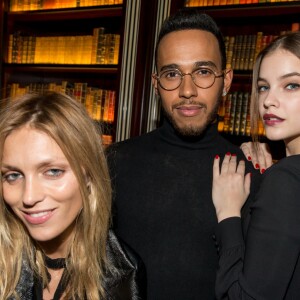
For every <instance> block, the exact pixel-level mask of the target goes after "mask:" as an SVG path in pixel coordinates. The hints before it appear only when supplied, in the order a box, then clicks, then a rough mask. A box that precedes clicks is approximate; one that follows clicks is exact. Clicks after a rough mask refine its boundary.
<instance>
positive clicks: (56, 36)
mask: <svg viewBox="0 0 300 300" xmlns="http://www.w3.org/2000/svg"><path fill="white" fill-rule="evenodd" d="M89 2H90V3H89ZM96 2H97V3H96ZM30 3H31V5H30ZM41 3H42V4H44V7H43V6H42V4H41ZM91 4H93V6H92V5H91ZM95 4H96V5H95ZM125 12H126V0H123V1H120V0H118V1H117V0H115V1H102V0H101V1H100V0H99V1H87V0H85V1H83V0H81V1H49V0H44V1H34V0H30V1H22V0H18V1H14V0H12V1H11V2H9V1H2V6H1V7H0V38H1V39H0V54H1V57H3V59H2V61H1V63H0V71H1V73H0V74H1V83H0V91H1V98H2V99H5V98H6V97H9V96H14V95H18V94H22V93H24V92H25V91H28V90H29V91H41V90H43V89H47V90H48V89H50V90H57V91H60V92H67V93H69V94H71V95H73V96H74V97H75V98H76V99H77V100H78V101H79V102H82V103H83V104H84V105H85V107H86V109H87V110H88V112H89V113H90V115H91V117H93V118H94V119H95V120H96V121H98V122H99V123H100V124H101V125H103V126H102V127H103V128H104V133H105V141H108V142H111V141H114V140H115V134H116V133H115V132H116V119H117V117H116V115H117V108H118V94H119V89H120V76H121V63H122V51H121V49H122V46H123V37H124V27H125V26H124V22H125ZM1 43H3V44H1ZM2 105H5V101H2Z"/></svg>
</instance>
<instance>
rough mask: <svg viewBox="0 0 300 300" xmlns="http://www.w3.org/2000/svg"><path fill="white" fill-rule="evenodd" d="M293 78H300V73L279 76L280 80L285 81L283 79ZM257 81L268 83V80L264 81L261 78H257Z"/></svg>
mask: <svg viewBox="0 0 300 300" xmlns="http://www.w3.org/2000/svg"><path fill="white" fill-rule="evenodd" d="M293 76H299V77H300V73H298V72H292V73H287V74H284V75H282V76H280V77H279V78H280V79H285V78H289V77H293ZM257 81H268V80H266V79H264V78H262V77H258V78H257Z"/></svg>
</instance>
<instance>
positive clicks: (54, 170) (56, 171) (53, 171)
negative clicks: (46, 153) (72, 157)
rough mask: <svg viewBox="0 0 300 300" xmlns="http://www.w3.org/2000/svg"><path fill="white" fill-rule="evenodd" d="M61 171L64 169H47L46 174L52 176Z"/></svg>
mask: <svg viewBox="0 0 300 300" xmlns="http://www.w3.org/2000/svg"><path fill="white" fill-rule="evenodd" d="M63 173H64V171H63V170H61V169H49V170H47V171H46V175H47V176H49V177H54V178H56V177H59V176H61V175H62V174H63Z"/></svg>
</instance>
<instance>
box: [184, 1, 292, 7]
mask: <svg viewBox="0 0 300 300" xmlns="http://www.w3.org/2000/svg"><path fill="white" fill-rule="evenodd" d="M293 1H298V0H186V1H185V6H186V7H198V6H199V7H200V6H219V5H240V4H255V3H274V2H293Z"/></svg>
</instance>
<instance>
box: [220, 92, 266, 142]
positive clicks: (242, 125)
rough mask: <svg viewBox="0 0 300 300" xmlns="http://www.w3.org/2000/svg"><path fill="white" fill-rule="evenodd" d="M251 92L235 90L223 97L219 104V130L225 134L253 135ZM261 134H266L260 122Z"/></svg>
mask: <svg viewBox="0 0 300 300" xmlns="http://www.w3.org/2000/svg"><path fill="white" fill-rule="evenodd" d="M250 97H251V95H250V93H249V92H241V91H234V92H231V93H228V94H227V95H226V96H225V97H223V99H222V101H221V103H220V106H219V111H218V115H219V123H218V130H219V132H223V133H225V134H230V135H241V136H251V127H250ZM258 133H259V135H264V128H263V124H262V123H261V122H260V124H259V132H258Z"/></svg>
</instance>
